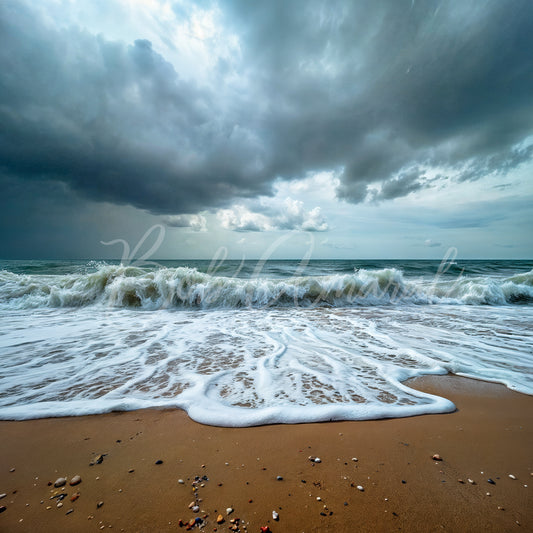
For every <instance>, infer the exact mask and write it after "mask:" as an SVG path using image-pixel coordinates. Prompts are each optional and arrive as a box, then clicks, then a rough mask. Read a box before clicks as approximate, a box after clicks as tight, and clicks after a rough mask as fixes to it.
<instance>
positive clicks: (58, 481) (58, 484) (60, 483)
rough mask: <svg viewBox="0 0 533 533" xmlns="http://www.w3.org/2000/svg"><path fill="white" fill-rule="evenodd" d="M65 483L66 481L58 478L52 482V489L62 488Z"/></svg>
mask: <svg viewBox="0 0 533 533" xmlns="http://www.w3.org/2000/svg"><path fill="white" fill-rule="evenodd" d="M66 483H67V480H66V479H65V478H64V477H58V478H57V479H56V480H55V481H54V487H62V486H63V485H65V484H66Z"/></svg>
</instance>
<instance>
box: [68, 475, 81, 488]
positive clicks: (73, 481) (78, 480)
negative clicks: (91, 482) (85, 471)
mask: <svg viewBox="0 0 533 533" xmlns="http://www.w3.org/2000/svg"><path fill="white" fill-rule="evenodd" d="M80 483H81V476H79V475H75V476H74V477H73V478H72V479H71V480H70V486H71V487H73V486H74V485H79V484H80Z"/></svg>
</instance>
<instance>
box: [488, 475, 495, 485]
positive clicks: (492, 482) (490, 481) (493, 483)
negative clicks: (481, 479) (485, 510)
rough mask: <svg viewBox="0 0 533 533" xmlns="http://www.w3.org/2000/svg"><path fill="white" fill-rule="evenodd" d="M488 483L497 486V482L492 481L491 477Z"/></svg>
mask: <svg viewBox="0 0 533 533" xmlns="http://www.w3.org/2000/svg"><path fill="white" fill-rule="evenodd" d="M487 483H490V484H491V485H496V482H495V481H494V480H493V479H491V478H490V477H489V479H487Z"/></svg>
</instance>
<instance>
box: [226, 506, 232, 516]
mask: <svg viewBox="0 0 533 533" xmlns="http://www.w3.org/2000/svg"><path fill="white" fill-rule="evenodd" d="M231 513H233V509H232V508H231V507H228V508H227V509H226V514H227V515H230V514H231Z"/></svg>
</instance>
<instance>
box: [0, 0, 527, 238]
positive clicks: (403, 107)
mask: <svg viewBox="0 0 533 533" xmlns="http://www.w3.org/2000/svg"><path fill="white" fill-rule="evenodd" d="M109 5H110V6H111V7H110V9H111V8H112V6H113V3H112V2H111V3H110V4H109ZM202 5H204V6H212V7H213V8H216V9H217V13H219V15H218V19H217V23H219V24H222V25H224V28H225V29H226V30H225V31H226V32H227V34H228V35H232V36H233V37H234V38H235V39H236V42H237V43H238V46H236V48H235V50H237V51H236V52H235V53H234V54H233V55H231V56H229V57H224V58H222V57H221V58H219V59H218V62H217V63H216V66H215V68H213V69H212V71H210V73H209V75H206V76H204V77H202V78H201V79H197V80H195V79H193V78H191V77H190V76H188V75H186V74H185V73H182V72H181V71H180V68H179V65H176V64H175V63H174V62H173V61H172V60H171V59H170V57H167V52H168V50H164V49H162V48H159V49H156V48H155V46H154V44H153V43H152V42H151V41H150V40H147V39H144V38H142V36H141V35H139V36H138V38H135V39H132V40H131V42H124V41H121V40H116V39H115V40H113V39H109V38H107V37H106V35H105V34H101V33H94V32H91V31H89V30H88V29H86V28H83V27H82V26H80V25H74V24H72V25H68V26H64V25H58V24H53V23H51V22H50V21H49V20H47V19H46V17H45V16H44V15H43V12H42V11H39V10H37V9H35V6H34V5H32V3H31V2H22V1H20V2H19V1H17V2H15V1H11V0H7V1H5V2H2V4H1V5H0V36H1V37H0V40H1V45H2V46H0V72H1V73H2V74H1V75H0V179H2V180H3V183H12V182H13V179H17V180H32V181H38V182H50V183H63V184H65V185H67V186H68V187H69V188H70V189H71V190H72V191H74V192H75V193H76V194H77V195H79V196H82V197H85V198H88V199H91V200H97V201H105V202H110V203H115V204H123V205H131V206H134V207H137V208H140V209H144V210H146V211H148V212H151V213H154V214H164V215H186V216H185V218H175V219H168V222H169V224H171V225H174V226H176V227H195V224H196V226H198V224H200V223H195V222H194V221H193V219H190V218H187V217H189V216H190V214H192V213H198V212H200V211H202V210H214V209H218V208H230V209H231V205H236V204H238V205H243V202H244V203H246V201H247V199H248V200H250V199H253V198H256V197H259V196H268V195H272V194H273V191H274V185H275V183H276V180H277V182H279V180H294V179H297V178H301V177H304V176H305V175H307V173H309V172H313V171H335V172H337V173H338V176H339V179H340V182H339V185H338V187H337V191H336V192H337V195H338V197H339V198H343V199H345V200H346V201H348V202H352V203H359V202H364V201H376V200H379V201H390V200H392V199H394V198H398V197H402V196H405V195H408V194H411V193H413V192H416V191H419V190H421V189H424V188H427V187H431V186H433V185H432V184H433V181H432V180H430V179H429V178H428V177H427V176H428V175H429V173H431V172H432V171H433V173H436V172H439V173H440V175H443V173H444V174H445V175H446V176H448V177H449V178H450V179H449V180H448V181H447V182H446V183H453V182H454V181H455V182H461V181H463V182H464V181H471V180H480V179H483V178H484V177H485V176H486V175H488V174H491V173H498V172H501V173H506V172H508V171H509V170H512V169H513V168H515V167H517V166H518V165H521V164H522V163H524V162H525V161H528V160H529V159H530V158H531V156H532V154H533V140H532V138H531V135H532V134H533V99H532V98H531V94H533V66H532V65H533V63H532V62H531V59H530V53H531V49H533V3H531V2H530V1H528V0H513V1H511V0H509V1H502V0H495V1H488V0H487V1H478V0H475V1H474V0H473V1H466V2H461V3H460V4H458V3H455V2H454V3H452V2H438V1H427V2H414V1H412V0H405V1H404V0H389V1H385V0H382V1H376V2H344V1H343V2H341V1H327V2H326V1H318V0H311V1H301V2H298V1H294V2H286V1H281V0H279V1H277V0H273V1H270V2H249V1H246V0H242V1H232V2H231V1H228V2H220V3H218V4H215V3H209V2H207V3H206V2H203V3H202ZM65 9H66V7H65ZM174 14H175V16H176V20H178V19H179V17H187V16H189V14H188V13H187V12H183V11H181V10H180V9H178V6H175V10H174ZM80 23H81V22H80ZM206 68H207V67H206ZM442 183H444V181H442ZM302 209H303V208H301V210H300V212H299V214H298V217H299V218H298V217H296V218H297V219H298V220H297V221H296V222H294V223H293V226H292V227H296V226H298V224H300V226H301V228H303V229H305V227H304V226H305V223H304V222H305V220H306V219H305V216H307V215H305V213H308V212H305V213H304V211H303V210H302ZM228 213H229V212H228V211H226V214H228ZM235 213H236V211H235V210H234V211H233V215H234V218H233V219H232V220H233V221H234V222H233V223H230V222H228V227H232V224H233V226H234V227H235V229H241V230H243V229H255V230H258V229H259V230H261V229H264V228H266V227H267V226H265V225H263V226H261V224H259V223H258V222H257V220H258V219H257V216H259V215H258V214H257V213H255V214H254V216H255V218H254V216H252V217H251V219H250V220H251V221H252V222H253V224H252V222H250V224H252V225H251V226H250V225H248V226H249V227H248V226H247V225H246V224H247V223H246V221H244V222H243V220H244V219H245V218H246V217H244V214H245V211H242V212H241V213H240V215H239V214H238V213H237V214H235ZM243 213H244V214H243ZM241 215H242V216H241ZM304 215H305V216H304ZM235 217H236V218H235ZM230 218H231V217H230ZM228 220H229V219H228ZM276 220H277V222H276V223H274V224H272V223H271V222H268V224H270V226H271V227H278V228H279V227H283V221H280V219H276ZM197 222H198V221H197ZM263 222H264V224H267V222H265V221H264V220H263ZM254 224H255V226H254V227H253V228H252V226H253V225H254ZM258 224H259V225H258ZM268 224H267V225H268ZM289 225H290V221H289V222H287V226H289ZM295 225H296V226H295ZM200 226H202V224H200ZM200 226H198V228H199V227H200ZM202 227H203V226H202ZM309 227H310V228H311V229H313V228H314V229H315V230H321V229H324V228H327V223H326V222H325V221H323V220H322V219H321V218H320V213H318V214H317V215H316V217H315V219H314V223H313V224H311V223H310V226H309ZM198 228H197V229H198Z"/></svg>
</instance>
